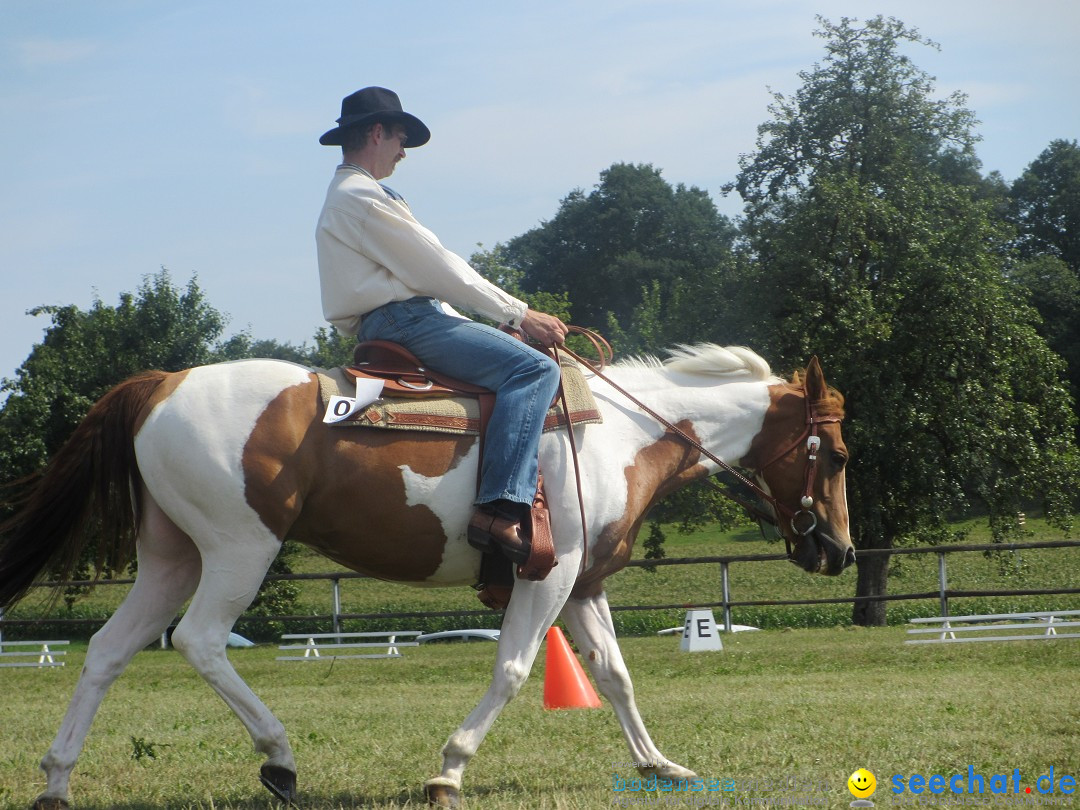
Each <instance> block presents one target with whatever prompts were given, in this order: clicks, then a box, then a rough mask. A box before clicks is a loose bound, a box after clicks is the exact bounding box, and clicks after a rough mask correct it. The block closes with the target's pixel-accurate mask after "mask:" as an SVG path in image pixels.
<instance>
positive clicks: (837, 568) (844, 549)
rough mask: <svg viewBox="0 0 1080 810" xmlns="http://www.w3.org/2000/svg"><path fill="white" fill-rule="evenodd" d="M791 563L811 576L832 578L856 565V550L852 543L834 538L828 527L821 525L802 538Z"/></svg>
mask: <svg viewBox="0 0 1080 810" xmlns="http://www.w3.org/2000/svg"><path fill="white" fill-rule="evenodd" d="M791 561H792V562H793V563H795V564H796V565H798V566H799V567H800V568H802V569H803V570H804V571H807V572H809V573H811V574H825V575H826V576H831V577H832V576H836V575H837V574H839V573H841V572H842V571H843V570H844V569H845V568H848V567H849V566H851V565H853V564H854V563H855V549H854V548H853V547H852V545H851V543H850V542H842V541H840V540H837V539H836V538H835V537H833V535H832V534H831V533H829V531H828V527H827V526H822V525H819V526H818V527H817V528H816V529H815V530H814V531H813V532H811V533H810V534H809V535H805V536H804V537H803V538H802V542H800V543H799V544H798V548H797V549H796V551H795V553H794V554H793V555H792V560H791Z"/></svg>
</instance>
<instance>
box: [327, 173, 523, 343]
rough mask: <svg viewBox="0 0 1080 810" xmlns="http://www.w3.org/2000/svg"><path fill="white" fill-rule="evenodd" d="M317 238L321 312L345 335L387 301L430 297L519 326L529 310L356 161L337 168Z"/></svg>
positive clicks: (357, 327)
mask: <svg viewBox="0 0 1080 810" xmlns="http://www.w3.org/2000/svg"><path fill="white" fill-rule="evenodd" d="M315 242H316V245H317V247H318V251H319V280H320V285H321V287H322V304H323V315H324V316H325V317H326V320H328V321H330V323H332V324H333V325H334V326H336V327H337V329H338V331H340V332H341V333H342V334H346V335H355V334H356V332H357V331H358V330H359V329H360V319H361V318H362V317H363V316H364V315H365V314H367V313H368V312H371V311H372V310H373V309H377V308H378V307H381V306H382V305H383V304H388V303H390V302H391V301H404V300H407V299H409V298H413V297H415V296H431V297H432V298H437V299H438V300H440V301H443V302H446V303H448V304H450V306H452V307H454V308H457V309H463V310H466V311H468V312H473V313H475V314H477V315H481V316H483V317H485V318H490V319H491V320H494V321H499V322H503V323H509V324H510V325H511V326H520V325H521V320H522V318H524V317H525V311H526V309H527V308H528V307H527V305H526V304H525V303H524V302H523V301H519V300H518V299H517V298H514V297H513V296H511V295H508V294H507V293H505V292H503V291H502V290H500V289H499V288H498V287H496V286H495V285H494V284H492V283H491V282H489V281H488V280H487V279H485V278H484V277H483V276H481V275H480V274H479V273H477V272H476V271H475V270H474V269H473V268H472V267H471V266H470V265H469V263H468V262H467V261H465V260H464V259H463V258H461V257H460V256H458V255H457V254H456V253H454V252H452V251H450V250H447V249H446V248H445V247H443V245H442V243H441V242H439V239H438V237H436V236H435V234H433V233H432V232H431V231H429V230H428V229H427V228H425V227H424V226H423V225H421V224H420V223H419V222H418V221H417V220H416V218H415V217H414V216H413V215H412V212H411V211H410V210H409V206H408V205H407V204H406V203H405V201H404V200H402V199H400V198H399V197H397V196H396V195H392V193H390V192H388V190H387V189H385V188H384V187H383V186H381V185H380V184H379V183H378V182H376V180H375V179H374V178H373V177H372V176H371V175H370V174H369V173H368V172H366V171H364V170H363V169H361V168H360V167H358V166H353V165H351V164H343V165H341V166H339V167H338V169H337V171H336V172H335V173H334V179H333V181H332V182H331V183H330V188H329V190H328V191H327V193H326V202H325V203H324V204H323V209H322V213H321V214H320V215H319V225H318V228H317V229H316V234H315Z"/></svg>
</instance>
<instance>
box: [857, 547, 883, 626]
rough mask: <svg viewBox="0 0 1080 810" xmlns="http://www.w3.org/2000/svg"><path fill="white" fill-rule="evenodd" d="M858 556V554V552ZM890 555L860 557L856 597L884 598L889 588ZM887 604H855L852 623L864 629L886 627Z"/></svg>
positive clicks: (879, 602)
mask: <svg viewBox="0 0 1080 810" xmlns="http://www.w3.org/2000/svg"><path fill="white" fill-rule="evenodd" d="M856 554H858V552H856ZM890 556H891V555H889V554H864V555H861V556H859V557H858V562H857V565H858V569H859V576H858V580H857V581H856V583H855V595H856V596H884V595H885V594H886V593H887V592H888V586H889V559H890ZM887 604H888V603H887V602H882V601H873V602H855V603H854V605H853V606H852V609H851V621H852V622H853V623H855V624H858V625H862V626H863V627H882V626H884V625H885V608H886V605H887Z"/></svg>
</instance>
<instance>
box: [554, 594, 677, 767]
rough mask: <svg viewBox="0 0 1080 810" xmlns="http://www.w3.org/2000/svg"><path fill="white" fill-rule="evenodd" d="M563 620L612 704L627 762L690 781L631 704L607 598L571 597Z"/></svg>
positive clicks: (630, 690)
mask: <svg viewBox="0 0 1080 810" xmlns="http://www.w3.org/2000/svg"><path fill="white" fill-rule="evenodd" d="M562 619H563V621H564V622H566V627H567V629H568V630H569V631H570V635H571V636H572V637H573V639H574V643H575V644H577V647H578V650H580V651H581V654H582V656H583V657H584V658H585V661H586V663H587V664H588V667H589V671H590V672H591V673H592V675H593V678H595V679H596V685H597V686H598V687H599V688H600V691H601V692H602V693H603V695H604V697H606V698H607V699H608V700H610V701H611V705H612V707H613V708H614V709H615V716H616V717H618V719H619V725H620V726H622V730H623V735H624V736H625V737H626V744H627V745H628V746H629V748H630V758H631V760H632V761H633V762H634V763H635V764H636V765H637V768H638V770H639V771H641V773H642V774H644V775H646V776H648V775H651V774H653V773H655V774H656V775H657V776H661V777H664V778H666V779H692V778H693V777H694V776H695V774H694V772H693V771H689V770H687V769H686V768H684V767H682V766H681V765H676V764H675V763H674V762H671V761H670V760H668V759H667V758H666V757H664V755H663V754H661V753H660V751H659V750H657V748H656V746H655V745H654V744H653V741H652V738H650V737H649V732H648V731H646V730H645V723H644V722H642V719H641V715H640V714H639V713H638V709H637V704H636V703H635V702H634V685H633V683H631V681H630V673H629V671H627V669H626V664H625V663H624V662H623V657H622V652H621V651H620V650H619V643H618V641H617V640H616V638H615V625H614V624H612V621H611V611H610V610H608V603H607V596H606V595H605V594H604V593H602V592H601V593H599V594H597V595H596V596H591V597H587V598H584V599H575V598H573V597H571V598H570V599H569V600H567V602H566V604H565V605H564V606H563V609H562Z"/></svg>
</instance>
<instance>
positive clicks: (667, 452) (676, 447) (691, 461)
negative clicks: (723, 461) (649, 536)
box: [571, 420, 705, 599]
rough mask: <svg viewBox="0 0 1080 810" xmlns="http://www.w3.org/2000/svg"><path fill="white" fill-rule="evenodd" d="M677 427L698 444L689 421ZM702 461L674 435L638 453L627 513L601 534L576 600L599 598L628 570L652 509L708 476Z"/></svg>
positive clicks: (630, 472) (631, 471)
mask: <svg viewBox="0 0 1080 810" xmlns="http://www.w3.org/2000/svg"><path fill="white" fill-rule="evenodd" d="M676 427H678V428H679V429H680V430H682V431H683V432H684V433H686V434H687V435H688V436H690V437H691V438H693V439H695V440H697V438H698V437H697V435H696V434H695V433H694V427H693V424H691V423H690V422H689V421H686V420H684V421H682V422H679V423H677V424H676ZM698 458H699V454H698V451H697V450H695V449H694V448H692V447H690V446H689V445H688V444H687V443H686V442H684V441H683V440H682V439H680V438H678V437H677V436H674V435H671V434H667V435H665V436H663V437H661V438H660V439H659V440H658V441H656V442H654V443H653V444H650V445H649V446H648V447H644V448H642V449H641V450H640V451H638V454H637V455H636V456H635V457H634V463H633V464H631V465H629V466H628V467H627V468H626V470H625V474H626V510H625V511H624V512H623V515H622V517H621V518H619V519H618V520H616V521H614V522H612V523H609V524H608V525H607V526H605V527H604V528H603V530H602V531H601V532H600V537H599V538H598V539H597V542H596V545H595V547H594V548H593V550H592V566H591V567H590V568H589V570H588V571H586V572H585V573H583V574H582V575H581V577H580V578H579V579H578V581H577V584H576V585H575V586H574V590H573V592H572V594H571V595H572V596H573V597H575V598H577V599H585V598H588V597H591V596H596V595H597V594H599V593H600V592H601V591H602V590H603V583H604V580H605V579H606V578H607V577H609V576H611V575H612V574H614V573H615V572H616V571H619V570H621V569H623V568H625V567H626V564H627V563H628V562H629V561H630V553H631V551H632V550H633V548H634V541H635V540H636V539H637V535H638V532H639V531H640V530H641V524H642V523H643V522H644V520H645V515H647V514H648V512H649V509H651V508H652V506H653V505H654V504H655V503H656V502H657V501H659V500H660V499H661V498H663V497H664V496H665V495H667V494H668V493H670V492H673V491H674V490H676V489H678V488H680V487H682V486H684V485H685V484H687V483H688V482H689V481H691V480H693V479H695V478H699V477H701V476H702V475H703V474H704V472H705V468H704V467H703V466H702V465H701V464H700V463H698Z"/></svg>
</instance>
